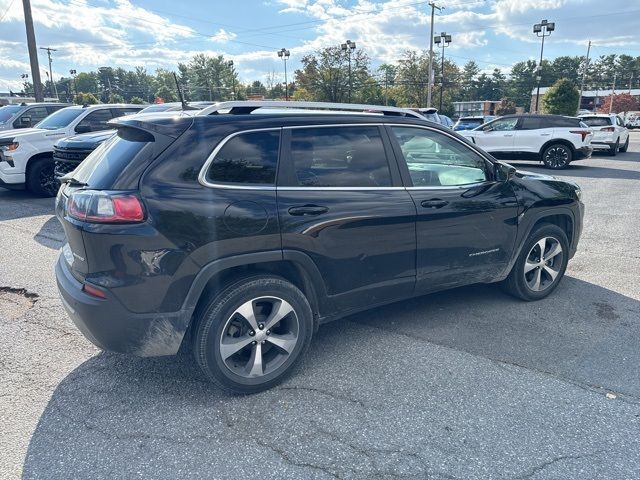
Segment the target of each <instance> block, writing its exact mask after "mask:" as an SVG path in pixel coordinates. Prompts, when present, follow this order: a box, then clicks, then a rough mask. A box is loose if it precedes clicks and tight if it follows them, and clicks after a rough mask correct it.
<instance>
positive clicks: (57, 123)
mask: <svg viewBox="0 0 640 480" xmlns="http://www.w3.org/2000/svg"><path fill="white" fill-rule="evenodd" d="M85 111H86V110H84V109H82V108H75V107H72V108H63V109H61V110H58V111H57V112H55V113H52V114H51V115H49V116H48V117H47V118H45V119H44V120H42V121H41V122H40V123H37V124H36V126H35V127H36V128H44V129H45V130H57V129H59V128H65V127H67V126H69V124H70V123H71V122H73V121H74V120H75V119H76V118H78V117H79V116H80V115H81V114H82V113H83V112H85Z"/></svg>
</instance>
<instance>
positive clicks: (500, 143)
mask: <svg viewBox="0 0 640 480" xmlns="http://www.w3.org/2000/svg"><path fill="white" fill-rule="evenodd" d="M517 124H518V117H505V118H499V119H497V120H493V121H492V122H489V123H487V124H486V125H484V126H483V127H482V128H481V129H479V130H476V131H475V132H474V133H475V135H474V136H473V139H474V143H476V144H477V145H478V146H479V147H481V148H482V149H483V150H486V151H487V152H493V153H500V152H504V153H508V152H511V151H513V140H514V135H515V130H516V126H517Z"/></svg>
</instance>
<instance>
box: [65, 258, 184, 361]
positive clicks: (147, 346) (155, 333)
mask: <svg viewBox="0 0 640 480" xmlns="http://www.w3.org/2000/svg"><path fill="white" fill-rule="evenodd" d="M56 280H57V283H58V290H59V292H60V297H61V299H62V304H63V305H64V308H65V310H66V311H67V313H68V314H69V316H70V317H71V319H72V320H73V323H75V325H76V326H77V327H78V329H79V330H80V331H81V332H82V334H83V335H84V336H85V337H87V339H89V340H90V341H91V342H92V343H93V344H95V345H96V346H97V347H99V348H101V349H103V350H110V351H113V352H119V353H128V354H133V355H137V356H141V357H154V356H162V355H175V354H176V353H177V352H178V350H179V348H180V345H181V344H182V339H183V338H184V334H185V331H186V328H185V323H186V322H185V321H184V317H185V316H186V315H187V313H186V312H183V311H178V312H171V313H153V314H139V313H132V312H130V311H128V310H127V309H126V308H124V306H122V304H121V303H120V302H119V301H118V300H117V299H116V298H114V297H113V296H112V295H111V294H110V292H109V291H105V294H106V295H107V298H106V299H100V298H96V297H94V296H91V295H89V294H87V293H85V292H84V291H83V290H82V283H80V282H79V281H78V280H76V279H75V278H74V277H73V276H72V274H71V271H70V270H69V266H68V264H67V262H66V260H65V259H64V256H63V255H60V257H59V258H58V262H57V263H56Z"/></svg>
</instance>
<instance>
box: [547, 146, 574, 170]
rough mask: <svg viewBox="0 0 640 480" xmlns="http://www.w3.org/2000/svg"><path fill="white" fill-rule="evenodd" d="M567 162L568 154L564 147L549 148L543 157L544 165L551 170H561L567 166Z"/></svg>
mask: <svg viewBox="0 0 640 480" xmlns="http://www.w3.org/2000/svg"><path fill="white" fill-rule="evenodd" d="M568 161H569V152H568V151H567V149H566V147H561V146H557V147H551V148H550V149H549V150H547V151H546V153H545V156H544V163H545V164H547V166H549V167H551V168H562V167H564V166H566V165H567V163H568Z"/></svg>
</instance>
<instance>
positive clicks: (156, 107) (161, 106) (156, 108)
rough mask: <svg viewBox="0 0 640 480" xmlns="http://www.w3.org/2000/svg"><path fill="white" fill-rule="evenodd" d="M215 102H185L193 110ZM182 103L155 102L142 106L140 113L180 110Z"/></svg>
mask: <svg viewBox="0 0 640 480" xmlns="http://www.w3.org/2000/svg"><path fill="white" fill-rule="evenodd" d="M214 103H215V102H206V101H203V102H187V105H188V106H189V108H191V109H193V110H202V109H203V108H204V107H206V106H208V105H213V104H214ZM182 109H183V108H182V103H180V102H168V103H155V104H153V105H149V106H148V107H145V108H143V109H142V110H141V111H140V113H158V112H175V111H180V110H182Z"/></svg>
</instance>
